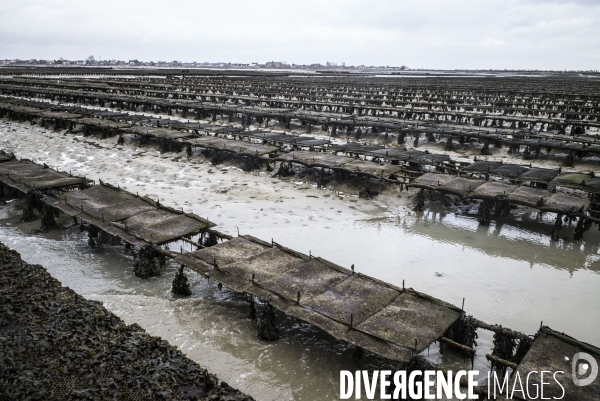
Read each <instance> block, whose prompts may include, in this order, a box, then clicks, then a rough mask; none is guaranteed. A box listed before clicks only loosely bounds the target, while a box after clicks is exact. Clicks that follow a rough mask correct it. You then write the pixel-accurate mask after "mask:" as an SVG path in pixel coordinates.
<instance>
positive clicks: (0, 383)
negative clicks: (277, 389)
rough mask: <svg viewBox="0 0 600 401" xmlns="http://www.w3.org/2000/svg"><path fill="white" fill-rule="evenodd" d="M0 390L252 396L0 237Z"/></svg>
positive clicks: (73, 395)
mask: <svg viewBox="0 0 600 401" xmlns="http://www.w3.org/2000/svg"><path fill="white" fill-rule="evenodd" d="M0 394H2V397H6V399H11V400H17V399H26V400H41V399H44V400H49V399H55V400H58V399H60V400H63V399H68V400H85V399H89V400H105V399H106V400H114V399H119V400H142V399H153V400H180V399H184V400H211V401H213V400H214V401H216V400H224V401H225V400H227V401H250V400H252V398H251V397H250V396H247V395H245V394H243V393H241V392H240V391H238V390H236V389H234V388H232V387H230V386H229V385H228V384H227V383H225V382H222V381H219V380H218V379H217V377H216V376H214V375H212V374H210V373H208V371H207V370H206V369H203V368H202V367H200V366H199V365H198V364H197V363H195V362H193V361H192V360H190V359H188V358H187V357H185V355H183V354H182V353H181V351H179V350H177V349H176V347H173V346H171V345H170V344H169V343H168V342H167V341H164V340H162V339H161V338H159V337H153V336H150V335H148V334H147V333H146V332H145V330H144V329H142V328H141V327H140V326H138V325H137V324H132V325H129V326H128V325H125V324H124V323H123V321H122V320H121V319H120V318H119V317H118V316H116V315H114V314H113V313H111V312H109V311H107V310H106V309H105V308H104V307H103V306H102V304H101V303H100V302H97V301H90V300H87V299H85V298H83V297H81V296H79V295H78V294H77V293H75V292H74V291H73V290H71V289H70V288H68V287H63V286H62V285H61V283H60V282H59V281H58V280H56V279H55V278H53V277H52V276H51V275H50V274H49V273H48V272H47V271H46V269H45V268H44V267H43V266H40V265H31V264H28V263H26V262H24V261H23V260H22V259H21V256H20V255H19V253H18V252H16V251H14V250H11V249H10V248H8V247H6V246H5V245H4V244H1V243H0Z"/></svg>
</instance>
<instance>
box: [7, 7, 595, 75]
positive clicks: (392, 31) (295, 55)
mask: <svg viewBox="0 0 600 401" xmlns="http://www.w3.org/2000/svg"><path fill="white" fill-rule="evenodd" d="M599 23H600V3H598V2H596V1H591V0H590V1H585V0H580V1H571V2H564V1H539V0H503V1H499V0H489V1H471V0H456V1H452V2H449V1H445V0H437V1H436V0H422V1H419V2H415V1H394V0H389V1H374V2H365V1H356V0H347V1H340V0H331V1H326V2H324V1H315V0H308V1H303V2H289V1H276V0H268V1H254V2H247V1H227V0H224V1H219V2H213V1H211V2H205V1H192V0H179V1H171V2H168V3H167V2H164V1H156V0H147V1H115V0H105V1H101V2H100V1H86V2H80V1H72V0H51V1H41V0H39V1H35V0H21V1H19V2H3V3H0V58H24V59H27V58H50V59H56V58H58V57H61V56H62V57H65V58H75V59H83V58H85V57H87V56H88V55H89V54H95V55H101V56H102V58H105V59H106V58H117V59H125V60H127V59H130V58H137V59H143V60H154V61H156V60H158V59H161V60H173V59H177V60H190V61H191V60H196V61H238V62H250V61H267V60H281V61H288V62H296V63H310V62H321V63H324V62H325V61H328V60H329V61H338V62H341V61H345V62H346V63H350V64H369V65H371V64H374V65H401V64H406V65H409V66H411V67H423V68H528V69H597V68H598V65H600V54H599V51H598V49H600V34H599V29H598V28H597V27H598V26H600V24H599Z"/></svg>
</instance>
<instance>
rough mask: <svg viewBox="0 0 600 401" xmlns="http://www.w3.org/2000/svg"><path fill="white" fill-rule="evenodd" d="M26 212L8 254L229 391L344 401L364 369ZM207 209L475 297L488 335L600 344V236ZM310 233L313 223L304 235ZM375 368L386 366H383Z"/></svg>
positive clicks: (383, 271)
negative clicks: (492, 329)
mask: <svg viewBox="0 0 600 401" xmlns="http://www.w3.org/2000/svg"><path fill="white" fill-rule="evenodd" d="M17 204H18V202H12V203H9V204H8V205H5V206H0V241H2V242H4V243H5V244H7V245H8V246H10V247H12V248H15V249H17V250H18V251H19V252H21V254H22V255H23V257H24V259H25V260H27V261H28V262H30V263H40V264H43V265H44V266H45V267H46V268H48V269H49V270H50V272H51V273H52V274H53V275H54V276H55V277H57V278H58V279H59V280H61V281H62V282H63V284H64V285H67V286H69V287H71V288H73V289H74V290H76V291H77V292H79V293H80V294H82V295H84V296H86V297H88V298H92V299H96V300H100V301H102V302H103V303H104V305H105V306H106V307H107V308H109V309H110V310H112V311H113V312H115V313H117V314H118V315H119V316H121V317H122V318H123V319H124V320H125V321H126V322H127V323H133V322H136V323H138V324H140V325H141V326H143V327H144V328H146V329H147V330H148V331H149V332H150V333H151V334H154V335H159V336H161V337H163V338H165V339H167V340H169V341H170V342H172V343H173V344H176V345H178V346H179V347H180V348H181V349H182V350H183V352H185V353H186V354H187V355H188V356H189V357H191V358H192V359H194V360H196V361H198V362H199V363H201V364H202V365H204V366H208V367H209V368H210V370H211V371H212V372H213V373H216V374H217V375H218V376H219V377H220V378H221V379H222V380H225V381H227V382H228V383H230V384H232V385H234V386H236V387H238V388H240V389H241V390H243V391H245V392H247V393H249V394H251V395H252V396H254V397H256V398H257V399H261V400H263V399H264V400H282V399H294V400H302V399H303V400H321V399H337V398H338V396H337V391H338V386H339V384H338V380H339V370H340V369H349V370H354V369H356V363H355V362H354V359H353V349H352V348H351V347H348V346H346V345H344V344H342V343H340V342H338V341H336V340H334V339H332V338H331V337H329V336H328V335H326V334H324V333H323V332H321V331H319V330H318V329H315V328H314V327H311V326H309V325H306V324H302V323H299V322H296V321H294V320H292V319H285V318H283V317H282V316H280V320H282V324H281V330H282V338H281V340H279V341H277V342H274V343H265V342H261V341H258V340H257V339H256V334H255V328H254V326H253V324H252V322H251V321H250V320H249V319H248V318H247V313H248V306H247V303H246V302H245V300H244V298H243V297H242V296H240V295H239V294H235V293H233V292H230V291H227V290H226V289H223V291H219V290H218V289H217V287H216V286H215V285H214V283H207V282H206V280H205V279H203V278H201V277H200V276H199V275H197V274H194V273H193V272H192V273H190V274H189V278H190V281H191V284H192V286H193V288H192V290H193V295H192V297H190V298H186V299H177V298H174V297H173V296H172V295H171V294H170V292H169V290H170V283H171V281H172V279H173V277H174V272H175V266H170V267H169V268H168V269H167V270H166V271H165V273H164V274H163V275H162V276H161V277H158V278H153V279H150V280H141V279H138V278H136V277H135V276H134V275H133V273H132V268H131V264H132V260H131V258H130V257H129V256H124V255H123V254H122V248H121V247H118V246H109V245H103V246H101V247H99V248H95V249H92V248H90V247H89V246H88V245H87V241H86V234H85V233H81V232H80V230H79V228H78V227H77V226H72V227H68V226H69V225H70V224H71V223H70V222H69V221H68V220H63V221H62V222H61V223H62V224H63V225H65V226H66V227H65V226H63V227H62V228H61V229H60V230H55V231H52V232H51V233H49V234H36V233H31V232H29V230H31V229H34V228H37V225H38V224H39V223H37V222H34V223H31V224H17V223H16V221H17V219H18V215H19V213H20V212H19V211H18V210H17V209H16V207H15V206H16V205H17ZM205 206H206V207H207V208H208V210H210V213H211V214H210V215H209V216H208V217H211V218H212V217H213V216H219V221H220V222H219V227H220V228H221V229H223V230H225V231H228V232H233V231H235V230H237V229H239V230H240V231H241V232H242V233H252V234H253V235H255V236H258V237H260V238H263V239H267V240H268V239H270V238H275V239H276V240H277V241H278V242H280V243H282V244H283V245H286V246H289V247H291V248H294V249H297V250H299V251H302V252H305V253H308V252H309V251H311V252H312V254H313V255H319V256H322V257H324V258H326V259H330V260H332V261H334V262H336V263H338V264H341V265H345V266H349V265H350V264H355V266H356V269H357V270H358V271H360V272H364V273H367V274H369V275H372V276H375V277H377V278H380V279H383V280H386V281H388V282H391V283H394V284H396V285H402V281H403V280H405V283H406V286H410V287H413V288H415V289H416V290H418V291H422V292H425V293H428V294H431V295H433V296H436V297H439V298H441V299H443V300H445V301H448V302H451V303H454V304H455V305H459V306H460V305H461V303H462V299H463V297H464V298H465V309H466V310H467V312H468V313H470V314H473V315H474V316H476V317H477V318H479V319H482V320H484V321H487V322H490V323H499V324H503V325H505V326H509V327H511V328H513V329H516V330H522V331H524V332H527V333H534V332H535V331H536V330H537V328H538V327H539V324H540V321H541V320H543V321H544V324H545V325H549V326H550V327H553V328H554V329H556V330H559V331H564V332H567V333H569V334H570V335H573V336H575V337H576V338H578V339H581V340H583V341H587V342H590V343H592V344H595V345H598V344H600V308H598V298H599V296H600V261H599V259H600V254H599V250H598V244H599V243H600V241H599V237H600V236H599V233H598V231H597V229H593V230H592V231H590V232H588V233H587V234H586V236H585V241H584V242H582V243H573V242H571V241H569V240H561V241H559V242H558V243H552V242H551V241H550V240H549V236H548V235H547V232H548V231H549V229H550V228H551V225H550V224H549V223H550V221H541V222H540V221H539V220H538V217H537V215H535V214H528V213H516V214H513V216H512V217H511V218H509V219H507V220H506V221H500V222H498V223H494V224H492V225H491V226H490V227H480V226H479V225H478V224H477V221H476V219H474V218H472V217H468V216H457V215H453V214H447V215H444V214H440V213H439V211H435V210H430V211H428V212H425V213H423V214H416V213H414V212H402V213H398V214H392V213H389V212H381V213H378V214H377V215H376V216H374V217H370V218H358V219H357V218H356V216H352V215H348V216H347V218H341V217H340V218H338V219H333V218H331V217H330V216H329V215H328V214H324V213H323V211H322V210H319V207H313V209H310V206H308V208H309V210H305V213H299V212H298V211H295V209H294V207H290V211H288V212H287V213H283V212H281V210H279V209H277V211H274V212H273V215H270V220H269V223H270V224H260V223H259V222H257V221H256V220H257V219H259V217H261V216H263V214H265V212H269V210H268V209H267V207H266V206H267V205H263V204H260V203H231V202H230V203H227V202H219V203H210V202H209V203H207V204H205ZM305 208H306V207H305ZM261 209H262V210H261ZM346 211H347V210H346V209H344V210H343V211H342V210H340V211H339V214H343V213H344V212H346ZM307 216H308V217H307ZM542 219H544V218H542ZM259 220H260V219H259ZM306 220H310V221H311V223H313V224H304V223H305V222H306ZM276 223H277V224H276ZM563 234H564V235H565V237H570V236H571V235H572V232H570V231H569V229H565V230H564V231H563ZM175 247H176V248H177V249H178V248H179V244H176V245H175ZM480 335H481V338H480V341H479V347H478V354H479V356H478V357H477V359H476V361H475V366H476V367H477V368H479V369H481V370H485V369H487V363H486V361H485V358H484V355H485V353H489V350H490V347H491V336H490V335H489V333H486V332H481V333H480ZM425 354H426V355H428V357H429V358H430V359H431V360H432V361H435V362H440V363H442V365H443V366H447V367H454V368H456V367H463V368H465V367H467V366H468V364H465V363H464V361H463V360H462V359H461V358H459V357H457V356H455V355H451V354H448V353H447V352H446V353H444V354H443V355H440V353H439V350H438V349H437V347H436V346H432V347H431V349H430V350H429V351H428V352H427V351H426V352H425ZM364 363H365V365H363V366H372V367H374V366H377V367H379V368H381V367H385V365H386V362H385V361H382V360H378V359H376V358H367V360H365V361H364Z"/></svg>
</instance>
